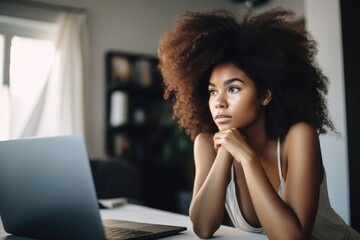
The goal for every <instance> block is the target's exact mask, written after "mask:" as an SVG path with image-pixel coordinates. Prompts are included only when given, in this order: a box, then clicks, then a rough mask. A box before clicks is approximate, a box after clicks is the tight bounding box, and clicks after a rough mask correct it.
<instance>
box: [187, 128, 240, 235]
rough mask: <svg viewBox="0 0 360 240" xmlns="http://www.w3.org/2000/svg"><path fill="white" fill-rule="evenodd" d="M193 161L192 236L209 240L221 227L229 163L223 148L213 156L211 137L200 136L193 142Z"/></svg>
mask: <svg viewBox="0 0 360 240" xmlns="http://www.w3.org/2000/svg"><path fill="white" fill-rule="evenodd" d="M194 160H195V169H196V174H195V181H194V190H193V198H192V201H191V205H190V211H189V212H190V219H191V221H192V223H193V229H194V232H195V233H196V235H198V236H199V237H201V238H209V237H212V236H213V234H214V232H215V231H216V230H217V229H218V228H219V227H220V225H221V223H222V219H223V215H224V208H225V196H226V189H227V186H228V184H229V180H230V169H231V164H232V162H233V161H232V158H231V156H230V154H229V153H228V151H227V150H226V149H224V148H220V149H219V150H218V151H217V153H216V152H215V150H214V144H213V140H212V137H210V136H206V135H203V134H200V135H199V136H197V137H196V139H195V142H194Z"/></svg>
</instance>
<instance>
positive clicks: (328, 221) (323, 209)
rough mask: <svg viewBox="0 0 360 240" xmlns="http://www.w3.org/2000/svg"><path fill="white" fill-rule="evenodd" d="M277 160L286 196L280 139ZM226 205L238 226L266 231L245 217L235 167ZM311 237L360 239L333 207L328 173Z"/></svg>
mask: <svg viewBox="0 0 360 240" xmlns="http://www.w3.org/2000/svg"><path fill="white" fill-rule="evenodd" d="M277 160H278V161H277V162H278V171H279V178H280V186H279V189H278V194H279V196H280V197H281V198H283V197H284V190H285V180H284V178H283V176H282V171H281V159H280V140H278V142H277ZM225 207H226V209H227V211H228V214H229V216H230V219H231V221H232V222H233V224H234V226H235V227H236V228H239V229H242V230H244V231H248V232H255V233H265V232H264V229H263V228H254V227H252V226H251V225H250V224H249V223H247V222H246V220H245V219H244V217H243V215H242V213H241V211H240V208H239V204H238V201H237V198H236V186H235V181H234V167H232V168H231V180H230V183H229V185H228V187H227V191H226V201H225ZM311 239H324V240H325V239H326V240H331V239H334V240H335V239H336V240H339V239H351V240H355V239H356V240H360V234H359V233H357V232H356V231H355V230H353V229H352V228H351V227H349V226H348V225H347V224H346V223H345V222H344V221H343V219H342V218H341V217H340V216H339V215H338V214H337V213H336V212H335V211H334V210H333V209H332V208H331V206H330V201H329V197H328V191H327V183H326V174H325V173H324V179H323V181H322V183H321V185H320V195H319V206H318V211H317V215H316V219H315V224H314V228H313V232H312V236H311Z"/></svg>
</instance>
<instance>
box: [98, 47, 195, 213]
mask: <svg viewBox="0 0 360 240" xmlns="http://www.w3.org/2000/svg"><path fill="white" fill-rule="evenodd" d="M105 64H106V66H105V67H106V128H105V129H106V130H105V131H106V132H105V140H106V153H107V155H108V157H109V158H112V159H119V160H124V161H130V162H131V163H133V164H134V165H136V166H137V167H138V168H139V169H140V172H141V174H142V178H143V184H142V189H143V196H142V199H141V200H142V201H144V202H145V203H146V204H148V205H150V206H152V207H157V208H160V209H164V210H171V211H176V206H175V205H176V194H177V191H180V190H183V189H189V188H191V186H192V175H191V173H192V172H193V169H192V164H193V160H192V141H191V140H190V139H189V138H188V137H187V136H186V135H185V133H184V132H183V130H181V129H179V128H178V127H177V124H176V123H175V122H174V121H173V119H172V109H171V104H170V103H169V102H167V101H165V100H164V99H163V87H162V81H161V75H160V73H159V72H158V69H157V65H158V59H157V57H154V56H150V55H144V54H134V53H127V52H120V51H109V52H108V53H107V54H106V57H105Z"/></svg>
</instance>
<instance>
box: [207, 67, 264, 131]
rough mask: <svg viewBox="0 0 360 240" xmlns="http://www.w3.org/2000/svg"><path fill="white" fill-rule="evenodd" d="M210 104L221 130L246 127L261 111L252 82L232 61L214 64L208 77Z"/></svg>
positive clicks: (255, 119) (260, 102)
mask: <svg viewBox="0 0 360 240" xmlns="http://www.w3.org/2000/svg"><path fill="white" fill-rule="evenodd" d="M209 94H210V96H209V107H210V111H211V114H212V117H213V120H214V121H215V124H216V125H217V127H218V128H219V130H220V131H222V130H226V129H229V128H236V129H238V130H242V129H246V128H247V127H249V126H251V125H253V123H255V122H256V121H257V120H258V119H259V116H261V113H262V112H263V104H262V101H261V99H260V97H259V96H258V94H257V90H256V87H255V83H254V82H253V81H252V80H251V79H250V78H249V77H248V76H247V75H246V73H245V72H244V71H242V70H241V69H239V68H238V67H236V66H235V65H234V64H233V63H231V62H227V63H222V64H219V65H217V66H216V67H215V68H214V70H213V71H212V73H211V75H210V79H209Z"/></svg>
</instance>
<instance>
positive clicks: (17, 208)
mask: <svg viewBox="0 0 360 240" xmlns="http://www.w3.org/2000/svg"><path fill="white" fill-rule="evenodd" d="M0 215H1V220H2V222H3V226H4V229H5V231H6V232H7V233H10V234H13V235H16V236H21V237H28V238H35V239H62V240H64V239H87V240H90V239H96V240H98V239H142V238H144V239H145V238H146V239H154V238H161V237H165V236H169V235H174V234H177V233H179V232H181V231H184V230H186V227H180V226H166V225H157V224H148V223H136V222H128V221H120V220H104V221H102V220H101V218H100V212H99V209H98V202H97V196H96V191H95V187H94V183H93V178H92V173H91V168H90V163H89V159H88V155H87V149H86V145H85V141H84V139H83V137H82V136H81V135H67V136H58V137H45V138H29V139H20V140H9V141H0ZM104 228H105V229H106V230H104ZM124 228H126V230H124ZM107 229H110V230H115V233H114V236H113V237H110V236H108V233H106V232H107V231H108V230H107ZM129 229H130V230H129ZM131 229H135V230H131ZM121 231H125V232H127V233H128V234H130V235H129V236H126V234H125V235H124V236H121V235H120V233H119V232H121ZM131 234H135V235H134V236H132V235H131ZM136 234H140V235H136ZM105 235H106V237H105Z"/></svg>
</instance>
